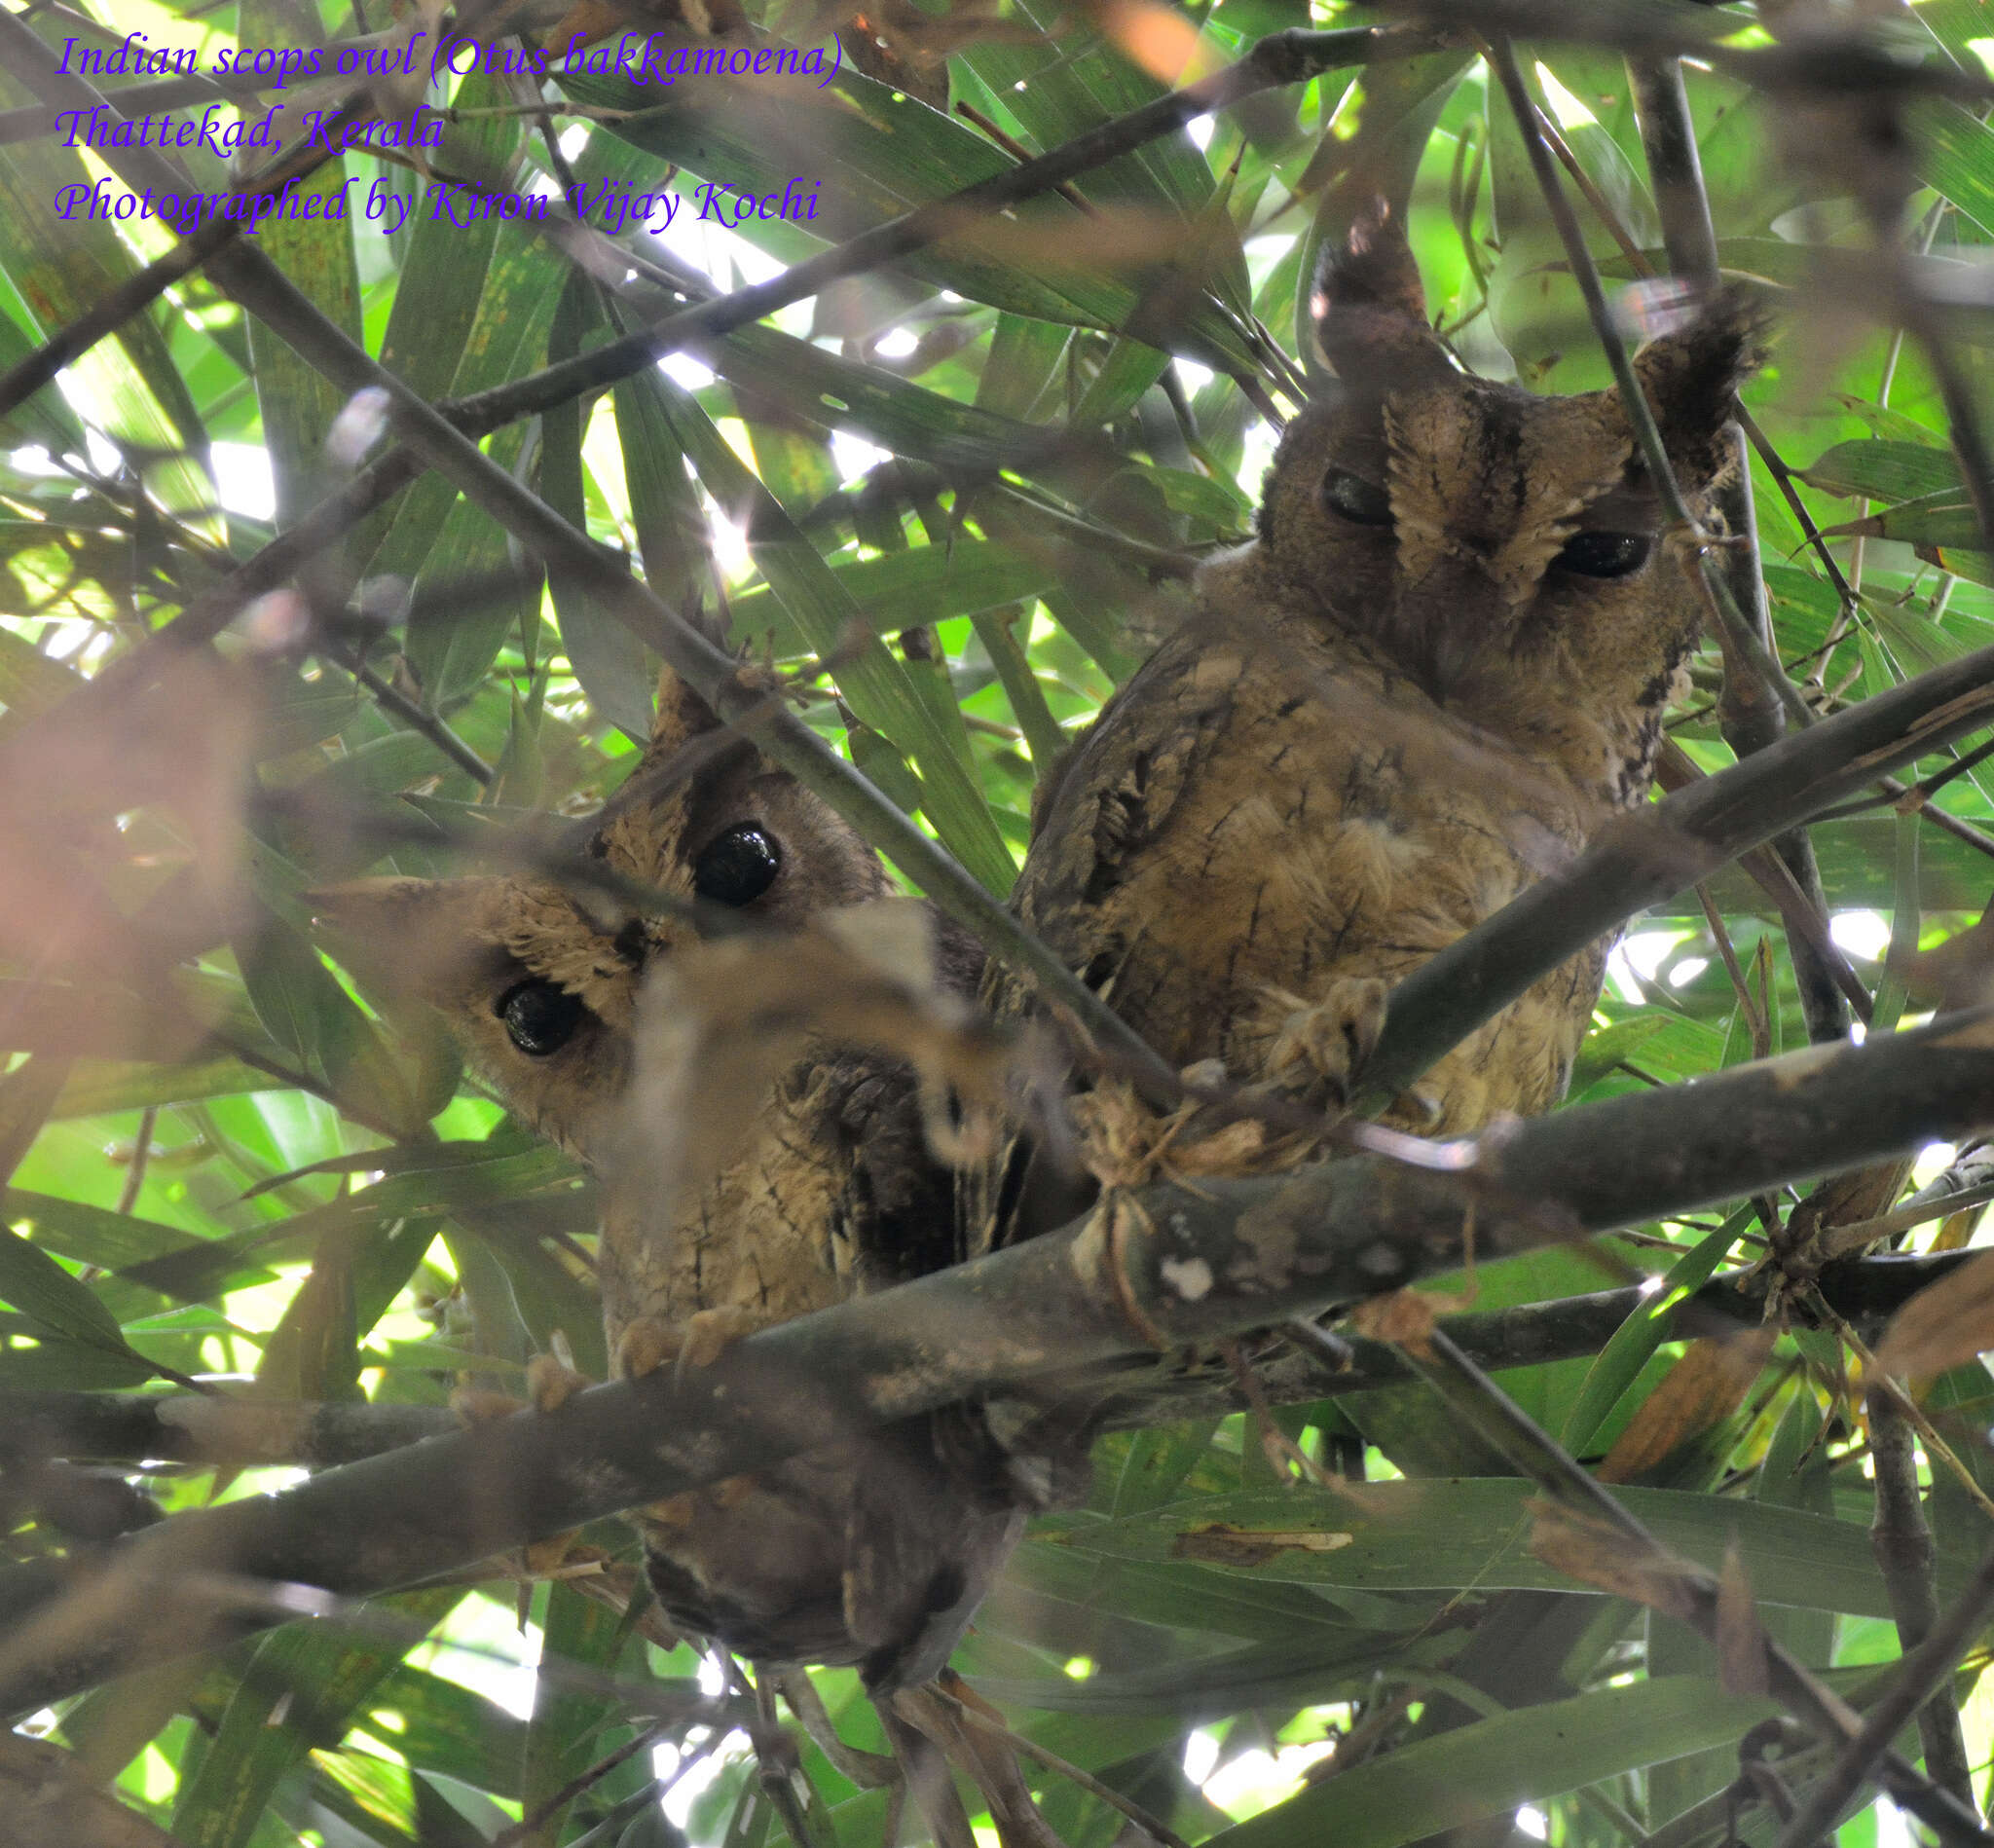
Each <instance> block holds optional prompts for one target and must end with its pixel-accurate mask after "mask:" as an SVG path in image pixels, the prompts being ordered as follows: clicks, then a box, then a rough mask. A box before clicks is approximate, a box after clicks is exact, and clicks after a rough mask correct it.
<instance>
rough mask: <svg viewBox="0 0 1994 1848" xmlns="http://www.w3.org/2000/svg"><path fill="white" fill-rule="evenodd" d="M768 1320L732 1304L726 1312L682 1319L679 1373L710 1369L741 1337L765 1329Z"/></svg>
mask: <svg viewBox="0 0 1994 1848" xmlns="http://www.w3.org/2000/svg"><path fill="white" fill-rule="evenodd" d="M768 1325H769V1317H768V1316H766V1315H763V1314H759V1313H757V1312H756V1311H754V1310H752V1309H746V1308H743V1307H742V1306H741V1305H739V1304H734V1305H732V1306H730V1307H728V1308H726V1309H703V1310H701V1311H699V1312H698V1313H697V1314H693V1315H688V1316H686V1318H685V1325H684V1337H683V1341H682V1343H681V1345H680V1349H679V1366H680V1369H681V1371H683V1369H685V1368H686V1367H710V1366H712V1365H713V1363H714V1362H715V1361H716V1360H718V1359H719V1358H720V1355H721V1354H723V1353H724V1352H726V1350H727V1349H729V1348H731V1347H732V1346H733V1345H734V1343H735V1342H737V1341H739V1340H740V1339H741V1337H742V1336H743V1335H752V1334H754V1333H755V1331H756V1330H757V1328H766V1327H768Z"/></svg>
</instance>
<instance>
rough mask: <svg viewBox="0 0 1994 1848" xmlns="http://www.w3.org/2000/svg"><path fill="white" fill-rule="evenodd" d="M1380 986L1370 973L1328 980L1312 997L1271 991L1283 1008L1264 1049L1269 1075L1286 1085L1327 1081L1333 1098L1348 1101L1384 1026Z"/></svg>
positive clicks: (1315, 1085) (1298, 1087) (1291, 1087)
mask: <svg viewBox="0 0 1994 1848" xmlns="http://www.w3.org/2000/svg"><path fill="white" fill-rule="evenodd" d="M1385 992H1386V990H1385V983H1384V982H1382V981H1380V980H1379V979H1377V978H1376V977H1375V976H1348V977H1345V978H1344V979H1342V980H1340V981H1334V982H1331V983H1330V985H1329V990H1328V992H1327V993H1326V994H1325V995H1323V997H1322V998H1321V999H1320V1000H1319V1001H1314V1002H1305V1001H1303V1000H1301V999H1300V998H1299V997H1297V996H1294V995H1291V994H1287V993H1284V992H1282V991H1279V990H1274V991H1272V992H1271V998H1272V999H1274V1001H1276V1002H1278V1003H1285V1004H1287V1008H1288V1012H1287V1014H1286V1016H1284V1017H1283V1018H1282V1020H1281V1022H1280V1025H1279V1028H1278V1029H1277V1031H1276V1032H1275V1034H1274V1045H1273V1046H1272V1047H1271V1048H1270V1049H1269V1052H1268V1055H1267V1074H1268V1076H1269V1077H1270V1078H1271V1079H1273V1080H1274V1082H1275V1083H1276V1084H1278V1085H1280V1086H1282V1087H1283V1088H1284V1089H1287V1090H1314V1089H1317V1088H1318V1087H1326V1088H1327V1089H1328V1090H1329V1091H1330V1093H1331V1095H1332V1096H1333V1097H1334V1098H1335V1100H1336V1101H1337V1102H1338V1103H1348V1101H1349V1096H1350V1091H1351V1090H1352V1088H1353V1086H1354V1084H1355V1081H1356V1078H1357V1076H1358V1074H1359V1073H1360V1072H1361V1071H1362V1070H1363V1068H1364V1063H1365V1061H1366V1060H1367V1059H1368V1058H1369V1057H1370V1056H1371V1054H1372V1053H1373V1052H1374V1051H1375V1050H1376V1049H1377V1046H1378V1039H1379V1035H1380V1034H1382V1033H1383V1032H1384V1031H1385Z"/></svg>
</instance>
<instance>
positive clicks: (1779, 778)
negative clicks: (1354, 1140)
mask: <svg viewBox="0 0 1994 1848" xmlns="http://www.w3.org/2000/svg"><path fill="white" fill-rule="evenodd" d="M1989 723H1994V648H1983V649H1980V650H1979V651H1978V652H1977V653H1975V654H1971V655H1962V656H1961V657H1960V658H1959V659H1958V660H1957V661H1954V662H1951V663H1948V664H1947V666H1946V667H1944V668H1941V669H1939V670H1936V671H1935V672H1934V673H1931V674H1924V675H1920V676H1919V677H1918V678H1917V679H1916V680H1911V681H1906V682H1904V683H1903V684H1902V685H1899V686H1894V687H1892V688H1890V689H1889V690H1888V691H1887V692H1883V693H1879V694H1877V695H1876V696H1875V697H1874V698H1872V699H1866V700H1865V701H1864V702H1863V703H1862V704H1861V705H1860V706H1853V707H1851V708H1850V709H1849V710H1848V711H1846V712H1842V713H1837V714H1836V715H1835V717H1834V718H1832V719H1825V720H1823V721H1821V722H1820V723H1818V724H1815V725H1811V726H1809V727H1808V728H1807V729H1806V730H1805V731H1800V732H1795V733H1793V734H1791V735H1790V736H1788V737H1785V738H1782V739H1781V740H1780V741H1779V743H1778V744H1775V745H1769V746H1767V747H1766V749H1765V750H1763V751H1761V752H1759V753H1757V754H1756V755H1755V756H1754V757H1752V758H1747V759H1746V760H1745V761H1744V762H1743V763H1737V764H1733V765H1732V766H1731V767H1730V768H1729V769H1727V770H1723V771H1720V772H1719V773H1718V774H1717V775H1716V776H1712V777H1707V778H1705V779H1703V780H1702V781H1701V782H1698V783H1696V784H1693V785H1692V786H1690V787H1689V788H1687V789H1684V790H1680V791H1678V792H1677V793H1676V794H1675V795H1671V796H1669V797H1667V798H1666V799H1665V800H1663V801H1660V802H1657V803H1655V804H1654V805H1653V806H1652V807H1650V808H1648V809H1645V810H1643V811H1642V812H1641V813H1640V814H1639V815H1635V816H1630V817H1629V818H1627V819H1626V820H1625V821H1623V822H1620V823H1617V824H1615V825H1614V826H1613V827H1612V828H1610V829H1609V830H1607V831H1606V832H1605V833H1603V834H1601V835H1600V836H1599V837H1598V838H1597V839H1595V841H1594V842H1593V844H1592V845H1591V846H1590V847H1589V848H1587V849H1586V851H1585V852H1584V853H1583V854H1581V855H1580V856H1579V857H1578V859H1576V860H1575V861H1573V862H1572V863H1571V865H1570V866H1569V867H1567V868H1565V869H1563V870H1562V871H1559V872H1555V873H1553V874H1552V875H1551V876H1550V877H1549V878H1546V879H1543V880H1540V881H1539V882H1538V883H1537V884H1536V885H1534V886H1532V887H1531V888H1530V889H1529V890H1528V891H1527V892H1525V893H1523V894H1522V895H1521V896H1519V897H1518V898H1516V899H1514V900H1512V901H1511V903H1510V904H1508V905H1507V906H1504V907H1503V908H1502V909H1501V910H1500V911H1498V912H1496V915H1495V916H1494V917H1492V918H1489V919H1487V920H1485V921H1484V922H1483V923H1481V924H1479V925H1477V926H1476V928H1475V929H1474V930H1472V931H1470V932H1469V933H1468V934H1467V935H1466V936H1465V937H1463V938H1461V939H1459V941H1458V942H1454V943H1451V944H1449V945H1448V947H1447V948H1446V949H1444V950H1442V951H1441V952H1440V953H1439V955H1437V956H1435V957H1433V958H1432V960H1431V961H1429V962H1427V963H1425V964H1423V965H1422V967H1421V968H1419V969H1418V970H1416V971H1415V972H1414V973H1413V974H1412V975H1410V976H1408V977H1407V978H1406V979H1405V980H1404V981H1402V982H1400V983H1399V985H1398V986H1397V987H1396V988H1394V989H1393V990H1392V992H1391V995H1390V998H1389V1001H1388V1003H1387V1008H1386V1013H1385V1032H1384V1034H1383V1036H1382V1037H1381V1039H1380V1040H1379V1044H1378V1047H1377V1050H1376V1051H1375V1052H1374V1053H1372V1055H1371V1058H1370V1060H1369V1061H1368V1063H1367V1064H1366V1066H1365V1068H1364V1082H1363V1087H1362V1090H1361V1092H1360V1095H1359V1098H1358V1107H1359V1108H1370V1109H1376V1108H1382V1107H1383V1106H1384V1105H1385V1103H1387V1102H1388V1101H1389V1100H1390V1099H1391V1098H1392V1097H1394V1096H1395V1095H1397V1093H1398V1092H1399V1091H1401V1090H1405V1088H1406V1087H1407V1086H1408V1085H1410V1084H1412V1083H1413V1082H1414V1081H1415V1080H1416V1079H1417V1078H1418V1077H1419V1076H1420V1074H1421V1073H1422V1072H1423V1071H1425V1069H1426V1068H1427V1067H1428V1066H1429V1065H1431V1064H1432V1062H1433V1061H1434V1060H1435V1059H1436V1058H1438V1057H1440V1056H1441V1054H1442V1053H1445V1052H1446V1051H1447V1050H1448V1049H1449V1048H1450V1047H1452V1046H1454V1045H1455V1044H1457V1043H1458V1042H1459V1040H1460V1039H1461V1038H1463V1037H1464V1036H1465V1035H1466V1034H1468V1033H1471V1032H1473V1031H1474V1029H1475V1028H1476V1027H1477V1026H1479V1025H1480V1024H1481V1023H1482V1022H1483V1021H1485V1020H1487V1019H1489V1018H1490V1017H1491V1016H1494V1015H1496V1014H1497V1013H1499V1012H1500V1011H1501V1010H1502V1009H1503V1008H1505V1007H1507V1006H1508V1005H1509V1004H1510V1002H1512V1001H1514V1000H1515V999H1516V997H1517V996H1518V995H1520V994H1522V993H1523V991H1524V990H1525V989H1526V988H1528V987H1529V986H1530V985H1531V983H1532V982H1533V981H1535V980H1536V979H1538V978H1539V977H1541V976H1544V975H1546V974H1548V973H1549V972H1550V971H1551V970H1553V969H1555V968H1557V967H1558V965H1559V964H1560V963H1562V962H1564V961H1565V960H1566V959H1567V958H1568V957H1569V956H1572V955H1575V954H1576V953H1577V952H1578V951H1579V950H1581V949H1583V948H1584V947H1585V945H1586V944H1588V943H1590V942H1593V941H1594V940H1595V939H1597V938H1600V937H1602V936H1604V935H1606V933H1607V932H1608V931H1612V930H1615V929H1617V928H1618V927H1619V926H1620V925H1622V924H1624V923H1625V922H1626V921H1627V919H1628V918H1630V917H1632V916H1633V915H1634V914H1635V913H1636V912H1637V911H1640V910H1643V909H1644V908H1645V907H1647V906H1651V905H1659V904H1661V903H1662V902H1663V901H1664V900H1666V899H1669V898H1672V897H1674V896H1675V895H1676V894H1677V893H1678V892H1681V891H1684V890H1686V889H1687V888H1688V887H1690V886H1692V885H1694V884H1696V883H1697V882H1698V881H1699V880H1701V879H1706V878H1708V877H1709V876H1710V875H1711V873H1713V872H1715V871H1716V870H1717V869H1718V868H1719V867H1721V866H1723V865H1724V864H1725V863H1726V862H1727V861H1730V860H1733V859H1735V858H1736V857H1737V856H1738V855H1739V854H1741V853H1744V852H1745V851H1746V850H1747V849H1749V848H1752V847H1756V846H1757V845H1758V844H1759V843H1760V842H1761V841H1764V840H1767V839H1769V838H1770V837H1771V836H1773V835H1775V834H1779V833H1784V832H1786V831H1787V830H1789V829H1791V828H1792V827H1793V826H1794V825H1795V824H1797V823H1799V822H1803V821H1806V820H1807V819H1808V818H1809V817H1810V816H1813V815H1815V814H1817V813H1819V812H1820V811H1821V810H1822V809H1824V808H1828V807H1831V806H1832V805H1833V804H1834V803H1836V802H1838V801H1841V800H1843V799H1845V798H1846V797H1847V796H1849V795H1853V794H1854V793H1855V792H1856V791H1858V790H1860V789H1863V788H1865V787H1866V786H1867V785H1868V784H1869V783H1871V782H1873V781H1874V780H1875V778H1876V776H1877V774H1878V772H1879V771H1883V770H1889V769H1894V768H1896V767H1897V766H1898V765H1899V764H1902V763H1906V762H1909V761H1911V760H1912V759H1913V758H1918V757H1922V756H1923V755H1924V754H1925V753H1927V752H1929V751H1934V750H1937V749H1939V747H1940V746H1941V745H1943V744H1945V743H1946V742H1947V741H1948V740H1950V739H1953V738H1957V737H1960V736H1962V735H1963V734H1965V733H1967V732H1970V731H1976V730H1978V729H1980V728H1981V727H1982V726H1984V725H1987V724H1989Z"/></svg>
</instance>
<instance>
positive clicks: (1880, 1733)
mask: <svg viewBox="0 0 1994 1848" xmlns="http://www.w3.org/2000/svg"><path fill="white" fill-rule="evenodd" d="M1990 1611H1994V1548H1990V1549H1989V1550H1988V1552H1987V1553H1986V1554H1985V1555H1984V1556H1983V1557H1982V1559H1981V1561H1980V1564H1979V1568H1978V1570H1977V1571H1976V1572H1975V1573H1974V1577H1973V1582H1972V1583H1971V1584H1970V1585H1969V1586H1968V1587H1967V1589H1966V1591H1965V1593H1964V1594H1963V1595H1962V1596H1961V1598H1960V1601H1959V1603H1958V1604H1956V1605H1954V1606H1953V1608H1951V1610H1949V1611H1947V1612H1946V1614H1945V1616H1944V1618H1943V1619H1942V1620H1941V1621H1940V1622H1939V1625H1938V1627H1937V1628H1935V1629H1934V1630H1933V1632H1932V1634H1931V1635H1930V1636H1928V1637H1927V1638H1926V1639H1925V1641H1924V1642H1923V1643H1921V1644H1919V1645H1918V1646H1917V1648H1916V1649H1915V1650H1913V1651H1912V1652H1911V1653H1910V1654H1909V1655H1907V1656H1905V1657H1904V1658H1903V1660H1902V1662H1901V1663H1900V1664H1899V1666H1898V1672H1897V1680H1896V1681H1895V1682H1893V1683H1892V1684H1891V1687H1890V1689H1889V1691H1888V1692H1887V1693H1885V1694H1884V1695H1883V1697H1882V1698H1881V1699H1880V1700H1878V1701H1877V1703H1876V1705H1875V1706H1873V1707H1872V1708H1870V1710H1869V1712H1868V1714H1867V1715H1866V1716H1865V1719H1864V1720H1863V1725H1862V1728H1861V1730H1860V1731H1859V1732H1857V1734H1856V1736H1855V1737H1854V1738H1853V1739H1850V1740H1849V1741H1848V1742H1847V1743H1846V1744H1845V1745H1844V1746H1843V1747H1842V1748H1841V1750H1840V1751H1839V1752H1837V1753H1836V1754H1835V1759H1834V1764H1833V1766H1832V1768H1831V1769H1830V1770H1829V1772H1828V1776H1827V1777H1826V1778H1824V1779H1823V1780H1822V1782H1821V1783H1820V1784H1819V1785H1817V1786H1816V1787H1815V1790H1814V1793H1813V1795H1811V1796H1810V1797H1809V1798H1808V1799H1807V1801H1806V1803H1805V1804H1803V1805H1802V1806H1801V1809H1800V1813H1799V1814H1798V1815H1797V1816H1795V1817H1794V1818H1793V1820H1792V1822H1791V1825H1789V1827H1788V1828H1787V1829H1786V1830H1784V1831H1783V1832H1782V1833H1781V1835H1780V1839H1779V1848H1814V1845H1815V1844H1816V1843H1817V1842H1819V1841H1821V1840H1822V1839H1823V1838H1824V1837H1825V1836H1826V1835H1827V1834H1828V1830H1830V1829H1831V1828H1832V1827H1833V1825H1834V1821H1835V1819H1836V1818H1837V1817H1838V1816H1839V1815H1840V1814H1841V1813H1842V1811H1843V1809H1844V1808H1846V1807H1847V1805H1848V1803H1849V1801H1850V1799H1851V1798H1853V1797H1854V1796H1855V1794H1856V1793H1857V1791H1859V1790H1860V1789H1861V1788H1862V1785H1863V1781H1864V1779H1865V1778H1866V1777H1867V1776H1868V1775H1869V1774H1870V1769H1871V1767H1872V1766H1873V1765H1875V1764H1876V1763H1877V1762H1878V1761H1879V1760H1881V1759H1884V1758H1885V1757H1886V1756H1887V1755H1888V1753H1889V1751H1890V1742H1891V1741H1892V1740H1893V1739H1895V1738H1896V1737H1897V1735H1898V1733H1899V1732H1900V1731H1901V1730H1902V1727H1903V1724H1904V1721H1905V1720H1907V1719H1910V1717H1911V1716H1912V1715H1913V1714H1914V1713H1916V1712H1917V1711H1918V1710H1919V1709H1920V1708H1922V1707H1923V1706H1924V1705H1925V1704H1926V1703H1927V1702H1928V1701H1929V1700H1930V1699H1931V1698H1932V1696H1933V1694H1934V1693H1935V1692H1936V1691H1937V1690H1938V1689H1939V1687H1940V1686H1942V1685H1943V1683H1944V1682H1945V1681H1946V1680H1947V1678H1948V1677H1949V1676H1950V1675H1951V1674H1952V1672H1953V1666H1954V1664H1955V1663H1957V1662H1958V1660H1959V1658H1960V1656H1961V1655H1962V1654H1964V1653H1965V1650H1966V1646H1967V1644H1968V1642H1969V1640H1970V1639H1971V1638H1972V1637H1973V1636H1974V1634H1975V1633H1976V1631H1977V1630H1978V1629H1979V1628H1980V1626H1981V1625H1982V1624H1983V1623H1985V1622H1986V1620H1987V1615H1988V1613H1989V1612H1990Z"/></svg>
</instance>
